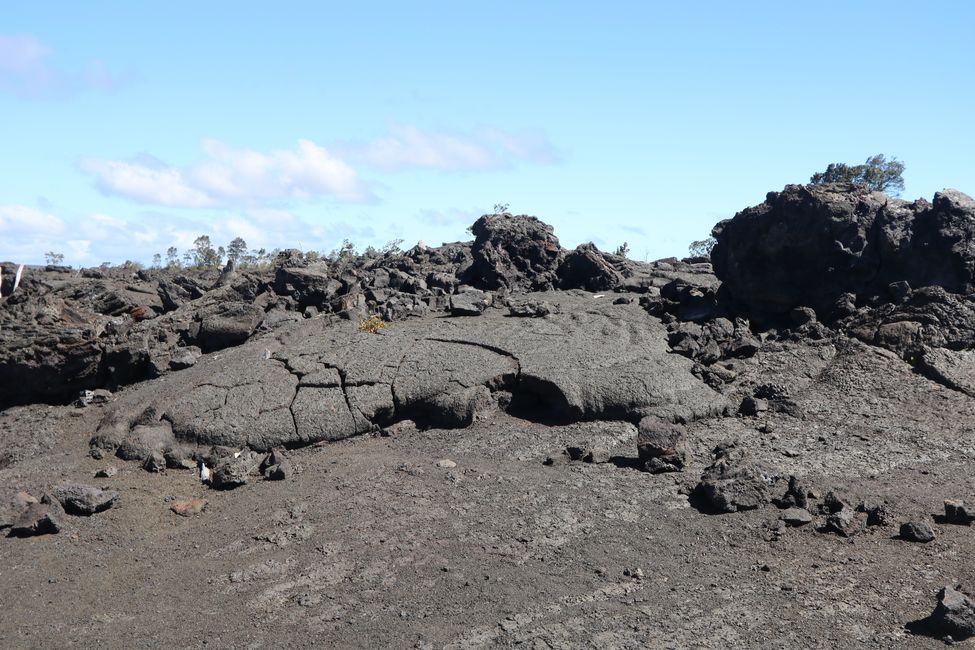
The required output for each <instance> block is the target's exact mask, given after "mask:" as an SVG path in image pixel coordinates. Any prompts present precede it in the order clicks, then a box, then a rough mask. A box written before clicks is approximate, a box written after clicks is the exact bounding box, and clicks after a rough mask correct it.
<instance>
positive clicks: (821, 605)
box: [0, 342, 975, 648]
mask: <svg viewBox="0 0 975 650" xmlns="http://www.w3.org/2000/svg"><path fill="white" fill-rule="evenodd" d="M746 363H747V369H745V370H744V372H743V373H742V374H743V376H744V377H748V376H755V377H762V378H763V380H764V381H772V382H778V383H780V384H782V385H783V386H785V387H788V388H789V391H790V393H791V398H792V401H793V402H794V404H795V406H794V408H793V411H794V413H793V414H788V413H773V414H770V415H767V416H762V417H743V416H739V417H730V418H718V419H713V420H706V421H701V422H697V423H695V424H692V425H691V426H690V427H689V431H690V433H691V440H692V441H693V443H692V444H693V449H694V452H695V459H696V460H695V461H694V463H693V464H692V465H691V467H689V468H688V469H687V470H686V471H685V472H683V473H673V474H659V475H651V474H647V473H645V472H641V471H637V470H636V469H634V468H633V465H635V462H634V461H635V446H634V435H635V429H634V428H633V427H632V425H627V424H625V423H598V422H597V423H581V424H574V425H569V426H565V427H549V426H546V425H542V424H535V423H532V422H528V421H525V420H520V419H516V418H512V417H510V416H507V415H504V414H502V413H499V414H497V415H496V416H494V417H491V418H486V419H484V420H479V421H478V422H476V423H475V424H474V425H473V426H471V427H469V428H466V429H460V430H457V429H452V430H439V429H432V430H428V431H423V432H419V431H410V432H402V433H397V434H395V435H393V436H390V437H378V436H366V437H359V438H354V439H351V440H347V441H344V442H340V443H332V444H323V445H320V446H314V447H309V448H305V449H302V450H297V451H293V452H291V457H292V459H293V461H294V462H295V463H296V464H297V466H298V469H299V472H298V473H297V475H296V476H295V477H294V478H292V479H290V480H286V481H281V482H268V481H265V482H261V483H256V484H253V485H247V486H244V487H242V488H239V489H237V490H234V491H230V492H219V491H214V490H210V489H207V488H206V487H204V486H202V485H200V483H199V481H198V480H197V478H196V476H195V473H194V472H191V471H175V470H169V471H167V472H165V473H162V474H150V473H147V472H145V471H143V470H142V469H141V468H139V467H138V465H137V464H134V463H120V462H119V460H118V459H110V460H109V459H105V460H101V461H95V460H93V459H91V458H88V457H87V455H86V452H87V449H88V437H89V436H90V434H91V432H92V430H93V428H94V426H95V425H96V424H97V422H98V418H99V416H100V413H99V411H100V410H102V409H100V408H98V407H94V408H89V409H87V410H85V409H75V408H73V407H44V406H32V407H22V408H14V409H9V410H8V411H6V412H4V413H3V414H2V415H0V422H2V424H0V430H2V431H3V439H2V442H3V444H4V445H5V446H10V445H17V444H20V445H23V440H24V439H25V438H29V437H30V436H31V433H32V430H33V427H32V425H30V424H28V423H29V422H32V421H37V422H40V423H46V422H57V423H58V432H57V434H56V435H55V436H54V437H53V438H52V439H47V438H46V437H45V436H44V435H42V436H41V437H42V439H41V441H40V443H39V445H40V448H32V449H27V450H26V451H25V453H26V454H28V458H26V459H25V460H23V461H21V462H19V463H17V464H15V465H13V466H11V467H8V468H6V469H3V470H0V480H2V481H3V483H4V484H8V485H13V484H16V485H20V486H24V487H28V488H29V487H32V486H34V485H37V484H41V483H43V484H52V483H58V482H61V481H62V480H66V481H77V482H83V483H92V484H95V485H100V486H106V487H111V488H112V489H115V490H118V491H119V492H120V493H121V499H120V502H119V505H117V506H116V507H114V508H112V509H111V510H108V511H106V512H104V513H100V514H98V515H95V516H93V517H90V518H71V522H70V523H71V527H70V529H69V530H67V531H65V532H63V533H62V534H60V535H50V536H43V537H37V538H30V539H7V540H4V541H3V546H2V550H3V553H2V556H0V557H2V560H0V562H2V565H0V566H2V569H0V571H2V574H0V576H2V584H3V587H2V590H0V598H2V601H3V611H4V616H3V618H2V620H0V643H2V645H3V646H4V647H55V646H57V647H65V646H80V647H89V646H93V645H99V646H100V647H112V648H114V647H133V646H134V647H158V646H161V645H174V646H182V647H201V646H203V645H207V646H208V647H219V648H223V647H242V648H243V647H246V648H263V647H280V646H287V647H362V648H370V647H372V648H374V647H434V648H440V647H451V648H474V647H484V646H504V647H507V646H518V645H523V646H524V647H531V648H546V647H553V648H566V647H568V648H573V647H601V648H612V647H618V648H637V647H735V646H737V647H743V646H747V647H762V648H764V647H768V648H773V647H797V646H799V647H858V646H861V645H873V646H878V647H891V646H903V647H935V646H938V645H941V642H940V641H934V640H930V639H927V638H925V637H917V636H912V635H910V634H908V633H907V632H905V630H904V625H905V624H906V623H908V622H910V621H913V620H915V619H920V618H922V617H924V616H926V615H927V614H929V613H930V610H931V609H932V607H933V602H934V595H935V593H936V592H937V590H938V589H939V588H940V587H941V586H943V585H945V584H956V583H961V584H975V565H973V563H972V561H971V558H972V557H973V553H975V535H973V531H972V529H971V528H968V527H962V526H952V525H947V524H934V527H935V531H936V534H937V539H936V540H935V541H934V542H931V543H929V544H917V543H909V542H905V541H901V540H899V539H895V536H896V535H897V532H898V531H897V525H893V526H878V527H870V528H867V529H866V530H865V531H863V532H861V533H859V534H857V535H855V536H853V537H851V538H843V537H840V536H838V535H836V534H832V533H823V532H817V530H816V528H817V527H818V526H819V525H820V524H821V523H822V518H821V517H817V521H815V522H814V523H813V524H810V525H807V526H804V527H801V528H787V529H785V530H784V531H782V532H781V534H780V535H779V534H776V533H775V531H774V529H775V526H776V522H777V519H778V517H779V514H780V512H781V511H779V510H778V509H776V508H774V507H769V508H761V509H758V510H753V511H748V512H739V513H732V514H727V515H712V514H704V513H702V512H700V511H698V510H697V509H695V508H694V507H691V505H690V502H689V499H688V497H687V496H686V495H685V494H684V492H686V491H687V490H686V489H685V488H686V484H687V483H690V484H693V483H694V482H695V479H696V477H697V476H699V475H700V470H701V469H703V466H704V464H706V462H707V459H708V452H709V450H710V449H711V448H712V447H713V446H714V445H715V444H717V443H718V442H720V441H722V440H726V439H729V438H730V439H734V440H738V441H740V443H742V444H745V445H747V446H748V447H749V449H751V450H753V451H754V452H755V455H756V457H757V459H758V460H760V461H761V462H763V463H765V464H767V465H769V466H771V467H773V468H775V469H777V470H779V471H781V472H783V473H786V474H790V473H791V474H796V475H798V476H800V477H802V478H803V479H804V481H805V482H806V483H807V484H808V485H809V486H810V487H812V488H813V490H814V491H818V492H819V493H820V494H821V495H825V493H826V492H827V491H829V490H842V492H843V493H844V494H845V495H847V497H848V498H849V499H850V500H852V501H860V500H866V501H874V502H886V503H887V504H889V505H890V506H891V509H892V511H893V513H894V520H895V524H899V523H900V522H901V521H906V520H909V519H917V520H926V521H932V519H931V515H932V514H937V513H939V512H940V511H941V510H942V501H943V500H944V499H945V498H963V497H966V496H968V497H969V498H970V495H972V494H973V492H975V477H973V476H972V472H971V462H972V460H971V459H972V455H973V453H975V434H973V432H972V426H971V424H970V423H972V422H975V418H973V412H972V411H973V408H975V404H973V402H972V400H971V398H969V397H967V396H965V395H963V394H961V393H959V392H957V391H952V390H949V389H947V388H944V387H942V386H941V385H939V384H936V383H934V382H932V381H930V380H928V379H926V378H924V377H922V376H920V375H918V374H916V373H915V372H914V371H913V370H912V369H911V367H910V366H909V365H908V364H906V363H905V362H903V361H901V360H900V359H898V358H896V356H894V355H893V354H891V353H888V352H886V351H882V350H878V349H876V348H871V347H869V346H866V345H864V344H860V343H857V342H849V343H848V344H846V345H844V346H843V349H841V350H837V349H836V347H835V346H833V345H832V344H821V345H817V346H790V347H789V349H784V350H778V351H777V350H774V349H770V350H768V351H763V352H760V353H759V354H758V355H756V357H754V358H752V359H750V360H748V361H747V362H746ZM759 428H762V429H765V430H770V431H771V432H772V433H770V434H768V433H761V432H760V431H759ZM38 432H39V433H42V432H43V428H41V429H38ZM593 443H597V444H596V446H597V447H598V448H600V449H605V450H607V451H609V452H611V453H609V454H607V455H608V456H609V457H610V458H612V460H611V462H605V463H592V464H590V463H585V462H572V461H569V460H568V459H567V458H566V457H565V456H564V454H563V453H562V452H563V450H564V449H565V448H566V446H571V445H574V444H593ZM547 457H551V458H553V459H555V462H554V464H552V465H545V464H544V461H545V459H546V458H547ZM445 459H449V460H451V461H453V462H455V463H456V466H452V467H441V466H438V464H437V463H438V461H441V460H445ZM441 464H442V465H444V464H446V465H449V464H450V463H441ZM108 465H115V466H119V467H120V468H121V469H120V472H119V473H118V474H117V475H116V476H115V477H113V478H111V479H102V480H93V479H92V478H91V477H92V476H93V474H94V472H95V471H96V470H97V469H99V468H100V467H105V466H108ZM196 496H202V497H205V498H207V499H208V500H209V505H208V507H207V509H206V510H205V511H204V512H203V513H202V514H200V515H198V516H195V517H190V518H183V517H179V516H176V515H175V514H173V513H172V512H170V509H169V505H170V504H169V503H168V502H167V499H168V498H171V497H179V498H184V497H196ZM813 503H815V501H813Z"/></svg>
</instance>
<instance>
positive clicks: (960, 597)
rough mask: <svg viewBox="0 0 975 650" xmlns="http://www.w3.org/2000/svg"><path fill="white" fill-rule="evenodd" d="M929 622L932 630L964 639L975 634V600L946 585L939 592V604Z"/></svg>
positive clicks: (954, 638) (956, 639)
mask: <svg viewBox="0 0 975 650" xmlns="http://www.w3.org/2000/svg"><path fill="white" fill-rule="evenodd" d="M927 622H928V623H929V625H930V626H931V627H932V628H933V630H932V631H934V632H936V633H940V634H941V635H950V636H951V638H952V639H953V640H955V641H964V640H965V639H967V638H969V637H972V636H975V602H973V601H972V599H971V598H969V597H968V596H966V595H965V594H963V593H961V592H960V591H956V590H954V589H952V588H951V587H945V588H944V589H942V590H941V591H940V592H938V604H937V606H935V608H934V612H932V613H931V616H930V617H929V618H928V621H927Z"/></svg>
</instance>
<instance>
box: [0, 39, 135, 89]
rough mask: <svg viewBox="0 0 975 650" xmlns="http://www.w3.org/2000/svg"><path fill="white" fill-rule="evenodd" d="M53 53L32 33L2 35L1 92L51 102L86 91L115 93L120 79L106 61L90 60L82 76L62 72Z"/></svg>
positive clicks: (66, 71) (0, 50)
mask: <svg viewBox="0 0 975 650" xmlns="http://www.w3.org/2000/svg"><path fill="white" fill-rule="evenodd" d="M52 54H53V51H52V50H51V48H49V47H48V46H47V45H45V44H44V43H42V42H41V41H39V40H38V39H37V38H35V37H34V36H31V35H29V34H13V35H3V34H0V92H4V93H9V94H13V95H17V96H20V97H29V98H32V99H52V98H57V97H64V96H68V95H71V94H73V93H75V92H77V91H79V90H83V89H85V88H94V89H98V90H113V89H115V88H117V87H118V86H119V84H120V83H121V79H120V78H119V77H116V76H115V75H113V74H112V73H111V72H110V71H109V69H108V67H107V66H106V64H105V62H104V61H97V60H93V61H90V62H89V63H88V64H87V65H86V66H85V68H84V70H83V71H82V72H80V73H74V72H72V71H69V70H66V69H61V68H59V67H57V66H55V65H54V64H53V63H52V62H51V55H52Z"/></svg>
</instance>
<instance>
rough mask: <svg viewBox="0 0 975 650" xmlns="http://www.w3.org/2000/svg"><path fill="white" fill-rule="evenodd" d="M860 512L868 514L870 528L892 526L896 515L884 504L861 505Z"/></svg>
mask: <svg viewBox="0 0 975 650" xmlns="http://www.w3.org/2000/svg"><path fill="white" fill-rule="evenodd" d="M858 510H860V512H865V513H867V525H868V526H891V525H893V523H894V513H893V512H891V510H890V508H889V507H888V506H886V505H884V504H866V503H864V504H861V505H860V507H859V508H858Z"/></svg>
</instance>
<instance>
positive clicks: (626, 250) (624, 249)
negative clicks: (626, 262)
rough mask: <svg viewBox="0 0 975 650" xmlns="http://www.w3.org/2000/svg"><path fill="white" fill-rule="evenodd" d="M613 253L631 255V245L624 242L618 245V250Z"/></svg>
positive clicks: (624, 255) (623, 255)
mask: <svg viewBox="0 0 975 650" xmlns="http://www.w3.org/2000/svg"><path fill="white" fill-rule="evenodd" d="M613 255H619V256H620V257H629V255H630V245H629V244H627V243H626V242H623V243H622V244H620V245H619V246H617V247H616V250H614V251H613Z"/></svg>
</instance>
